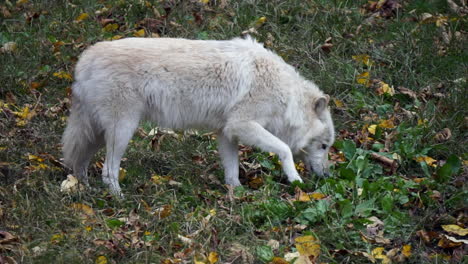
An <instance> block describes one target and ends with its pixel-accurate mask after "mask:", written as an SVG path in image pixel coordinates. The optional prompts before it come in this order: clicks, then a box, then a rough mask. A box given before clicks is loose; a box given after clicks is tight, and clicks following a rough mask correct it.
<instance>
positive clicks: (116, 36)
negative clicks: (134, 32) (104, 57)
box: [111, 35, 122, 40]
mask: <svg viewBox="0 0 468 264" xmlns="http://www.w3.org/2000/svg"><path fill="white" fill-rule="evenodd" d="M121 38H122V36H120V35H115V36H113V37H112V38H111V40H118V39H121Z"/></svg>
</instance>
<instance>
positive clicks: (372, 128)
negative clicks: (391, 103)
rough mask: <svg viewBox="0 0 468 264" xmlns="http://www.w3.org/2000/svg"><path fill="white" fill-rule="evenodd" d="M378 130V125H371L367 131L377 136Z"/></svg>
mask: <svg viewBox="0 0 468 264" xmlns="http://www.w3.org/2000/svg"><path fill="white" fill-rule="evenodd" d="M376 129H377V125H370V126H369V127H368V128H367V131H369V133H371V134H372V135H375V130H376Z"/></svg>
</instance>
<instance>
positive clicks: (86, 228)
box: [85, 226, 93, 232]
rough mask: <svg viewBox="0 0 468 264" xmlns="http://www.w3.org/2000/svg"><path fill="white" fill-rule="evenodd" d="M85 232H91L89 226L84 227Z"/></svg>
mask: <svg viewBox="0 0 468 264" xmlns="http://www.w3.org/2000/svg"><path fill="white" fill-rule="evenodd" d="M85 230H86V231H88V232H90V231H91V230H93V228H92V227H91V226H85Z"/></svg>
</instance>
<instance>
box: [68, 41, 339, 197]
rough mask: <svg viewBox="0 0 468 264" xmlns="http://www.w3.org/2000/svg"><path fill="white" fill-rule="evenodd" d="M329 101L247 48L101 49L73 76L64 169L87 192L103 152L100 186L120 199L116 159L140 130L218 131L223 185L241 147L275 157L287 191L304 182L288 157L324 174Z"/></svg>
mask: <svg viewBox="0 0 468 264" xmlns="http://www.w3.org/2000/svg"><path fill="white" fill-rule="evenodd" d="M328 98H329V97H328V96H327V95H325V94H324V93H323V92H322V91H320V90H319V89H318V87H317V86H316V85H315V84H314V83H312V82H310V81H307V80H305V79H303V78H302V77H301V76H300V75H299V74H298V73H297V72H296V71H295V69H294V68H293V67H291V66H289V65H288V64H286V63H285V62H284V61H283V59H281V58H280V57H279V56H277V55H276V54H274V53H273V52H271V51H269V50H266V49H265V48H264V47H263V46H262V45H261V44H259V43H257V42H256V41H255V40H253V39H251V38H247V39H239V38H236V39H233V40H228V41H202V40H186V39H171V38H154V39H148V38H128V39H122V40H117V41H112V42H100V43H97V44H95V45H94V46H92V47H90V48H88V49H87V50H86V51H85V52H84V53H83V54H82V55H81V58H80V60H79V61H78V64H77V66H76V70H75V83H74V84H73V98H72V102H73V104H72V109H71V115H70V117H69V119H68V125H67V128H66V130H65V133H64V135H63V153H64V159H65V162H66V164H68V165H69V166H71V167H72V168H73V170H74V174H75V175H76V176H77V177H78V178H79V179H80V180H82V181H84V182H85V183H87V180H88V179H87V173H86V171H87V166H88V164H89V161H90V159H91V157H92V156H93V155H94V154H95V153H96V151H97V150H98V149H99V148H101V147H103V146H106V151H107V154H106V160H105V163H104V167H103V181H104V182H105V183H106V184H107V185H108V186H109V188H110V190H111V191H112V192H113V193H115V194H120V193H121V190H120V187H119V183H118V172H119V167H120V159H121V158H122V155H123V154H124V151H125V149H126V147H127V144H128V142H129V140H130V139H131V137H132V135H133V133H134V131H135V129H136V128H137V126H138V123H139V122H140V120H151V121H154V122H155V123H156V124H158V126H161V127H168V128H173V129H186V128H205V129H211V130H213V131H216V132H217V133H218V135H219V136H218V139H219V152H220V155H221V158H222V162H223V166H224V169H225V180H226V183H227V184H230V185H234V186H237V185H240V182H239V178H238V177H239V175H238V174H239V165H238V150H237V144H238V141H241V142H243V143H244V144H248V145H254V146H257V147H259V148H261V149H263V150H264V151H269V152H274V153H276V154H278V155H279V157H280V159H281V161H282V164H283V169H284V172H285V174H286V175H287V177H288V179H289V181H294V180H298V181H302V180H301V178H300V177H299V174H298V173H297V171H296V169H295V166H294V161H293V154H301V153H302V154H304V153H306V155H302V156H303V157H302V158H303V159H304V161H305V162H306V164H308V165H309V166H310V167H311V168H312V169H314V171H315V172H317V173H318V174H320V175H322V174H326V173H327V170H328V161H327V160H328V159H327V153H328V147H329V146H330V145H332V144H333V140H334V128H333V123H332V119H331V117H330V112H329V110H328V107H327V104H328Z"/></svg>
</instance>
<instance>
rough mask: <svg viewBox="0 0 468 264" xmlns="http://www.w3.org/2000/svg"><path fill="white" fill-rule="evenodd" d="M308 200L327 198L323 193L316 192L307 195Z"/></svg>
mask: <svg viewBox="0 0 468 264" xmlns="http://www.w3.org/2000/svg"><path fill="white" fill-rule="evenodd" d="M309 197H310V198H312V199H314V200H322V199H324V198H326V197H327V196H326V195H325V194H323V193H318V192H313V193H311V194H310V195H309Z"/></svg>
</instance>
